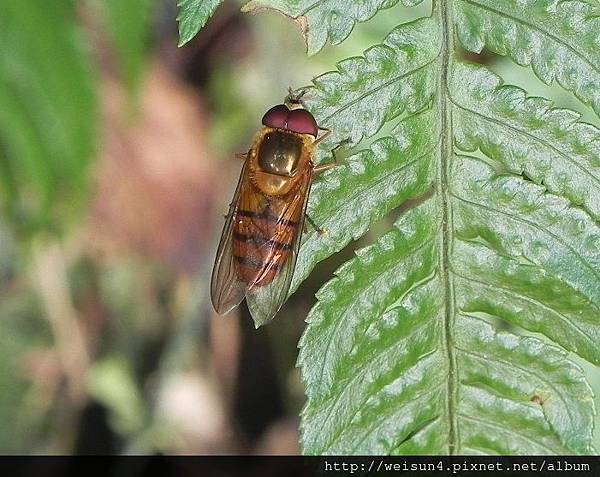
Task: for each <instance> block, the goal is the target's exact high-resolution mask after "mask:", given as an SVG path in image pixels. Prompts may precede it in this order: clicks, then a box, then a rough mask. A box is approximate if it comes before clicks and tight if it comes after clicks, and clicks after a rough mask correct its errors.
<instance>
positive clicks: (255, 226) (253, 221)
mask: <svg viewBox="0 0 600 477" xmlns="http://www.w3.org/2000/svg"><path fill="white" fill-rule="evenodd" d="M235 219H236V220H235V225H234V229H233V256H234V259H235V262H236V264H237V273H238V277H239V278H240V280H242V281H243V282H244V283H247V284H248V285H253V286H263V285H268V284H269V283H271V282H272V281H273V280H274V279H275V277H276V276H277V274H278V273H279V271H280V270H281V269H282V268H283V266H284V265H285V263H286V261H287V260H288V258H289V256H290V254H291V253H292V247H293V243H294V237H295V234H296V232H297V227H298V223H297V222H296V221H295V220H291V219H284V218H278V217H277V215H275V214H273V213H272V212H271V211H270V210H269V208H265V210H264V211H262V212H257V211H253V210H246V209H242V208H240V209H238V211H237V213H236V217H235Z"/></svg>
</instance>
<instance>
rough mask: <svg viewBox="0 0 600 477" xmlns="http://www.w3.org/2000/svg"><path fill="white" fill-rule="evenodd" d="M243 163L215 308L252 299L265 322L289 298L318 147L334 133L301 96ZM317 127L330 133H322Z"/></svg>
mask: <svg viewBox="0 0 600 477" xmlns="http://www.w3.org/2000/svg"><path fill="white" fill-rule="evenodd" d="M262 124H263V127H262V129H261V130H260V131H259V132H258V133H257V134H256V136H255V138H254V141H253V143H252V146H251V147H250V150H249V151H248V152H247V153H246V154H240V156H241V157H242V158H243V159H244V166H243V168H242V172H241V174H240V179H239V182H238V185H237V188H236V191H235V194H234V196H233V201H232V202H231V205H230V210H229V214H228V215H227V217H226V219H225V226H224V228H223V233H222V235H221V241H220V243H219V248H218V250H217V256H216V259H215V265H214V268H213V273H212V280H211V299H212V303H213V306H214V308H215V310H216V311H217V313H219V314H224V313H227V312H229V311H231V310H232V309H233V308H235V307H236V306H237V305H239V303H240V302H241V301H242V300H243V299H244V298H246V302H247V304H248V308H249V310H250V313H251V314H252V317H253V319H254V322H255V325H256V327H257V328H258V327H259V326H261V325H263V324H265V323H267V322H268V321H270V320H271V319H272V318H273V317H274V316H275V314H276V313H277V312H278V311H279V309H280V308H281V305H282V304H283V302H284V301H285V299H286V297H287V294H288V291H289V287H290V283H291V280H292V275H293V273H294V266H295V263H296V258H297V255H298V248H299V246H300V238H301V235H302V230H303V227H304V218H305V215H306V204H307V202H308V194H309V191H310V186H311V183H312V180H313V175H314V174H315V173H317V172H320V171H323V170H326V169H330V168H331V167H334V166H335V165H336V163H335V162H334V163H329V164H324V165H319V166H315V165H314V164H313V152H314V150H315V146H316V145H317V144H318V143H319V142H321V141H322V140H323V139H324V138H325V137H327V136H328V135H329V133H330V131H329V130H327V129H324V128H320V127H319V126H318V125H317V122H316V120H315V118H314V117H313V115H312V114H311V113H310V112H309V111H308V110H306V109H305V108H304V107H303V105H302V103H301V102H300V101H299V98H293V97H292V96H291V94H290V96H289V97H288V99H287V100H286V103H285V104H279V105H277V106H274V107H272V108H271V109H269V110H268V111H267V112H266V113H265V115H264V116H263V118H262ZM319 131H324V133H323V134H321V136H320V137H317V136H318V135H319Z"/></svg>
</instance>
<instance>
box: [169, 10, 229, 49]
mask: <svg viewBox="0 0 600 477" xmlns="http://www.w3.org/2000/svg"><path fill="white" fill-rule="evenodd" d="M221 3H223V0H180V1H179V3H178V4H177V6H178V7H179V15H178V16H177V21H178V22H179V46H183V45H185V44H186V43H187V42H188V41H190V40H191V39H192V38H194V37H195V36H196V34H197V33H198V32H199V31H200V29H201V28H202V27H203V26H204V25H205V24H206V22H207V21H208V19H209V18H210V17H212V15H213V13H215V10H216V9H217V7H218V6H219V5H221Z"/></svg>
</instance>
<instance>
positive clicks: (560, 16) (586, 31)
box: [456, 0, 600, 115]
mask: <svg viewBox="0 0 600 477" xmlns="http://www.w3.org/2000/svg"><path fill="white" fill-rule="evenodd" d="M456 5H457V8H456V25H457V33H458V37H459V38H460V40H461V43H462V44H463V46H464V47H465V48H466V49H468V50H470V51H474V52H476V53H479V52H480V51H481V50H482V49H483V48H484V47H486V48H487V49H489V50H490V51H493V52H494V53H498V54H500V55H508V56H510V57H511V59H513V60H514V61H515V62H516V63H518V64H520V65H522V66H529V65H531V67H532V68H533V71H534V72H535V74H536V75H537V76H538V77H539V78H540V79H541V80H542V81H544V82H545V83H548V84H550V83H552V81H554V80H556V81H558V83H559V84H560V85H561V86H562V87H563V88H565V89H566V90H568V91H571V92H573V93H575V95H576V96H577V97H578V98H579V99H580V100H581V101H583V102H584V103H586V104H588V105H590V106H592V108H593V109H594V110H595V111H596V113H597V114H599V115H600V81H598V77H599V76H600V62H599V61H598V50H600V4H598V3H597V2H596V1H595V0H593V1H587V0H569V1H557V0H544V1H541V2H540V1H537V0H524V1H523V0H518V1H517V0H510V1H503V2H498V1H494V0H460V1H458V2H456Z"/></svg>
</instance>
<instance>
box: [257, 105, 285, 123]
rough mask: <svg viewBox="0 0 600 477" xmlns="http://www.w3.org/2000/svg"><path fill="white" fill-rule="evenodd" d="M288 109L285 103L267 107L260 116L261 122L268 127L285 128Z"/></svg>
mask: <svg viewBox="0 0 600 477" xmlns="http://www.w3.org/2000/svg"><path fill="white" fill-rule="evenodd" d="M289 114H290V110H289V109H288V107H287V106H286V105H285V104H278V105H277V106H273V107H272V108H271V109H269V110H268V111H267V112H266V113H265V115H264V116H263V118H262V123H263V124H264V125H265V126H268V127H270V128H279V129H287V120H288V115H289Z"/></svg>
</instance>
